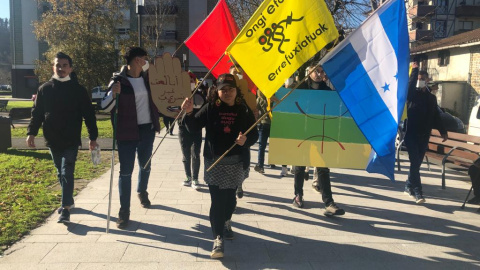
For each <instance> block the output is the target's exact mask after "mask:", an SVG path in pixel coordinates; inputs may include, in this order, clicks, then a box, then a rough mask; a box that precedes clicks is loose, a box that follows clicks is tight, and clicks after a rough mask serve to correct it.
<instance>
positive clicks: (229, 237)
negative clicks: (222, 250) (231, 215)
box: [223, 220, 235, 240]
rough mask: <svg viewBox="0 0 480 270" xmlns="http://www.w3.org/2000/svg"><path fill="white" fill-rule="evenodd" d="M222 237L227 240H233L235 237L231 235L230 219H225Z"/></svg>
mask: <svg viewBox="0 0 480 270" xmlns="http://www.w3.org/2000/svg"><path fill="white" fill-rule="evenodd" d="M223 237H224V238H225V239H227V240H233V239H234V238H235V236H234V235H233V230H232V221H231V220H227V221H225V226H223Z"/></svg>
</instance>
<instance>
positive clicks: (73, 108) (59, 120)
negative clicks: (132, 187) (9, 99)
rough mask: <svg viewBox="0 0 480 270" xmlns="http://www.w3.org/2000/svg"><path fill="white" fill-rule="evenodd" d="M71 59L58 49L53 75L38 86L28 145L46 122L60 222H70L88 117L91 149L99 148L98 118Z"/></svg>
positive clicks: (30, 144)
mask: <svg viewBox="0 0 480 270" xmlns="http://www.w3.org/2000/svg"><path fill="white" fill-rule="evenodd" d="M72 69H73V68H72V58H70V56H68V55H66V54H64V53H62V52H59V53H57V55H56V56H55V60H54V63H53V72H54V75H53V77H52V78H51V79H50V81H48V82H46V83H44V84H42V85H41V86H40V87H39V88H38V92H37V96H36V99H35V104H34V106H33V109H32V118H31V119H30V124H29V125H28V131H27V135H28V137H27V145H28V146H29V147H32V148H34V147H36V146H35V136H37V134H38V130H39V129H40V126H42V125H43V135H44V136H45V144H46V145H47V147H48V148H49V149H50V154H51V155H52V159H53V163H54V164H55V168H56V169H57V177H58V181H59V182H60V186H61V187H62V207H61V208H60V210H59V211H60V213H61V215H60V217H59V218H58V222H59V223H69V222H70V209H71V208H73V205H74V203H73V187H74V182H73V180H74V173H75V161H76V159H77V154H78V147H79V146H80V145H81V144H82V141H81V132H82V121H83V119H85V125H86V126H87V130H88V135H89V138H90V142H89V149H90V150H94V149H95V148H96V147H98V144H97V142H96V140H97V137H98V129H97V120H96V118H95V111H94V109H93V106H92V101H91V100H90V97H89V95H88V92H87V90H86V89H85V88H84V87H83V86H81V85H80V84H79V83H78V81H77V80H76V77H74V76H73V74H74V73H72Z"/></svg>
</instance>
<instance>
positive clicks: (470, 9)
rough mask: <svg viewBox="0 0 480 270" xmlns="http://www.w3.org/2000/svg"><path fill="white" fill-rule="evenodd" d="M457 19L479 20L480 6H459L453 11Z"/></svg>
mask: <svg viewBox="0 0 480 270" xmlns="http://www.w3.org/2000/svg"><path fill="white" fill-rule="evenodd" d="M455 15H456V16H457V17H478V18H480V6H467V5H460V6H458V7H456V9H455Z"/></svg>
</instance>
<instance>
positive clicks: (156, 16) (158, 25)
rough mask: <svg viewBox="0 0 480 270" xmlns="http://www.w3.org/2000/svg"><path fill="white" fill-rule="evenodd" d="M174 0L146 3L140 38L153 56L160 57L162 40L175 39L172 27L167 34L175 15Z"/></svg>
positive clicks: (151, 0) (162, 46) (158, 0)
mask: <svg viewBox="0 0 480 270" xmlns="http://www.w3.org/2000/svg"><path fill="white" fill-rule="evenodd" d="M176 4H177V1H176V0H149V1H146V7H145V10H146V13H147V14H146V15H144V16H143V18H144V20H143V22H142V23H143V26H142V38H143V44H144V47H145V48H146V49H147V50H148V51H149V52H152V53H153V55H154V56H157V55H160V54H161V53H162V52H163V48H164V46H165V44H164V40H167V39H171V40H174V39H175V36H174V34H175V32H174V29H175V28H174V27H172V29H171V30H172V32H168V24H169V23H172V24H173V23H174V16H173V15H175V14H176V13H177V5H176Z"/></svg>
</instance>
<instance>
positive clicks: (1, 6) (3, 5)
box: [0, 0, 10, 18]
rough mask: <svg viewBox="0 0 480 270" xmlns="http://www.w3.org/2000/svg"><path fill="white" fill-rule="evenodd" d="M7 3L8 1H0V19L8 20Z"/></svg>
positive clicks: (8, 5) (8, 7)
mask: <svg viewBox="0 0 480 270" xmlns="http://www.w3.org/2000/svg"><path fill="white" fill-rule="evenodd" d="M9 2H10V1H9V0H0V18H10V3H9Z"/></svg>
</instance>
